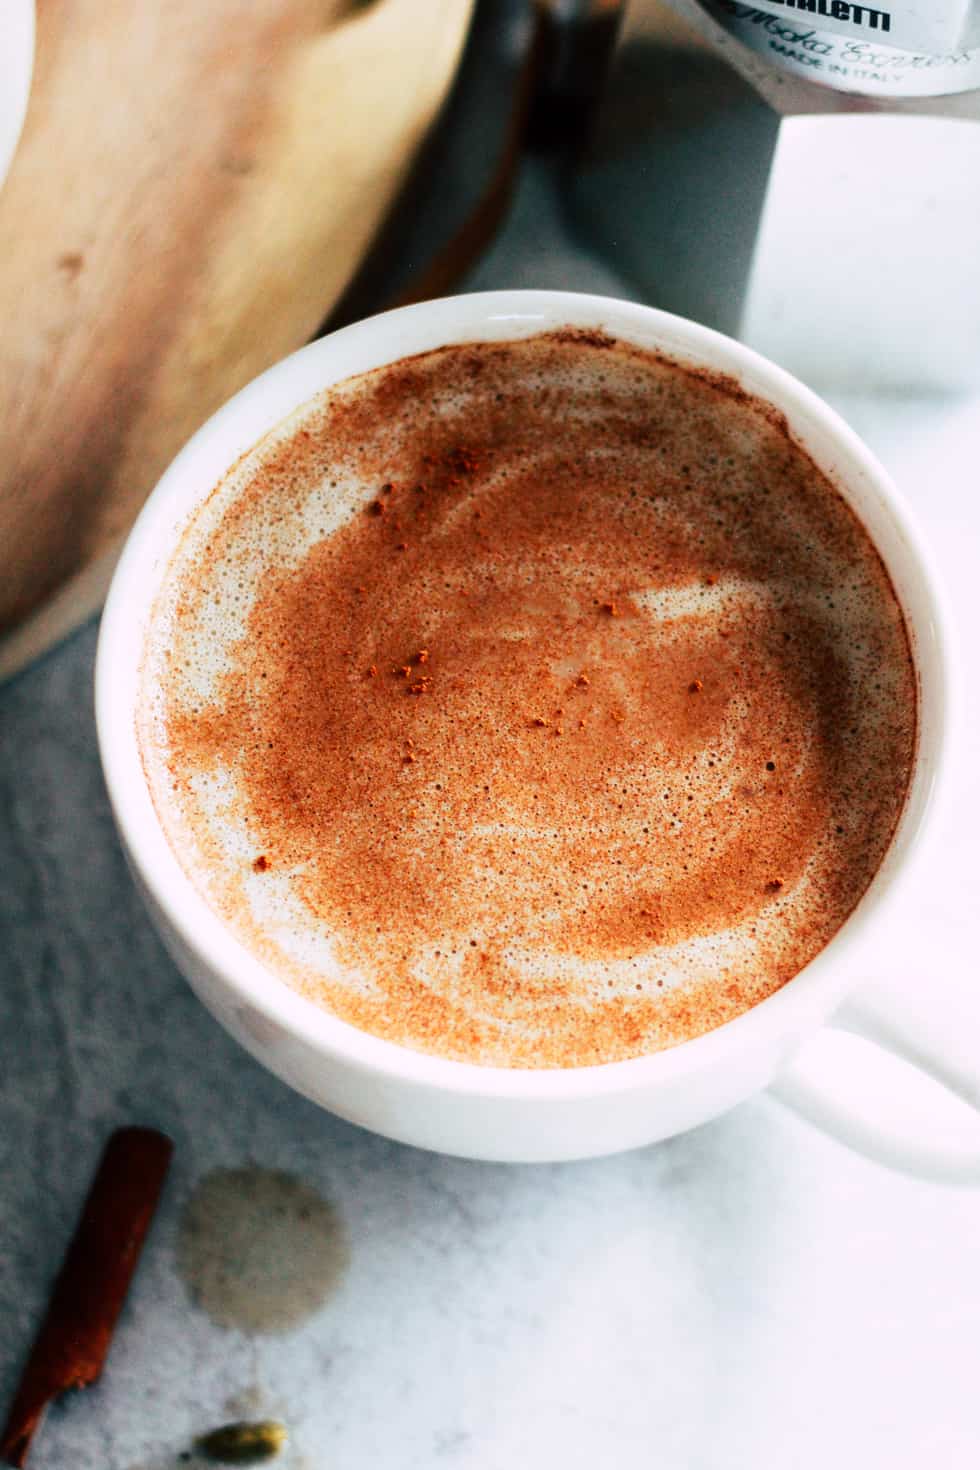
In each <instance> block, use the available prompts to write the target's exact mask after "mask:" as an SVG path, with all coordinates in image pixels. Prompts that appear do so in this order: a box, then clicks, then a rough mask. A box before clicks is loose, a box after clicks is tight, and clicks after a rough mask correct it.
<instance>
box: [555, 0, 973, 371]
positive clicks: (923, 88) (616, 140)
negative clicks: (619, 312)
mask: <svg viewBox="0 0 980 1470" xmlns="http://www.w3.org/2000/svg"><path fill="white" fill-rule="evenodd" d="M573 8H574V7H573ZM566 9H567V7H566ZM614 10H615V11H616V12H618V18H619V20H620V25H619V30H618V35H617V38H616V42H615V47H614V50H613V52H612V59H611V62H610V65H609V68H608V71H607V74H606V78H605V85H604V87H603V89H602V91H601V95H600V97H599V101H598V104H597V106H596V108H595V112H594V116H593V117H592V118H591V119H590V123H589V127H588V130H587V141H586V144H585V147H584V149H582V150H580V151H579V152H578V154H577V155H576V157H575V159H574V161H573V162H572V163H571V164H570V167H569V172H568V178H567V198H568V201H569V206H570V209H571V211H572V215H573V217H574V220H575V221H576V223H577V227H578V229H579V231H580V232H581V233H582V234H583V235H585V236H586V237H587V238H588V239H589V240H590V241H591V243H592V244H593V245H594V246H595V247H596V248H598V249H599V250H600V251H601V252H602V253H603V254H604V255H605V256H606V257H607V258H609V259H610V260H612V261H613V262H614V263H615V264H616V266H617V267H618V269H619V270H620V271H621V272H622V273H623V274H624V275H625V276H626V278H627V279H628V280H629V281H630V282H631V283H632V284H633V286H634V287H635V290H636V294H637V295H638V296H640V297H642V298H643V299H644V300H647V301H650V302H652V303H654V304H655V305H658V306H663V307H665V308H667V309H668V310H672V311H676V312H679V313H681V314H682V315H685V316H692V317H694V318H695V319H696V320H699V321H702V322H705V323H706V324H708V325H710V326H714V327H717V328H719V329H720V330H723V331H727V332H730V333H732V334H734V335H736V336H739V337H741V338H742V339H743V340H744V341H746V342H748V343H749V344H750V345H752V346H754V347H756V348H758V349H759V350H760V351H762V352H765V353H766V354H767V355H768V356H770V357H772V358H774V359H775V360H776V361H778V362H780V363H782V364H783V365H784V366H786V367H788V368H789V369H790V370H791V371H793V372H795V373H797V374H799V375H800V376H801V377H803V378H804V379H806V380H807V381H809V382H812V383H814V384H815V385H817V386H819V387H823V388H829V389H848V390H855V389H862V388H866V387H867V388H874V389H882V388H884V389H889V390H896V391H902V390H911V391H919V392H921V391H923V390H924V389H925V390H935V391H950V390H952V391H956V390H960V389H966V388H969V387H972V386H975V385H977V384H978V383H980V0H890V3H886V0H881V3H880V4H877V5H875V6H868V5H864V4H860V5H856V4H850V3H844V0H752V3H751V4H750V3H744V0H627V3H626V4H625V6H616V5H613V4H611V3H610V0H591V3H590V4H587V5H584V6H580V7H578V16H577V18H576V23H578V24H580V25H582V27H583V30H582V34H583V35H584V34H585V31H586V30H587V25H586V24H585V18H586V14H588V16H589V18H590V19H592V20H594V18H595V15H596V14H597V13H598V12H601V14H602V17H603V19H604V22H606V23H608V20H609V17H610V13H611V12H612V11H614Z"/></svg>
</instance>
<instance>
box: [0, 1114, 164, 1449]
mask: <svg viewBox="0 0 980 1470" xmlns="http://www.w3.org/2000/svg"><path fill="white" fill-rule="evenodd" d="M172 1152H173V1144H172V1143H171V1141H170V1139H169V1138H167V1137H166V1136H165V1135H164V1134H163V1133H158V1132H156V1130H155V1129H152V1128H120V1129H118V1130H117V1132H115V1133H114V1134H113V1135H112V1137H111V1138H110V1139H109V1142H108V1143H107V1144H106V1147H105V1152H104V1153H103V1155H102V1161H101V1163H100V1164H99V1169H98V1173H97V1174H96V1176H95V1179H94V1181H93V1183H92V1187H91V1189H90V1190H89V1195H88V1199H87V1200H86V1201H85V1208H84V1209H83V1211H82V1216H81V1219H80V1220H79V1222H78V1227H77V1229H76V1231H75V1234H74V1236H73V1237H72V1240H71V1243H70V1245H69V1246H68V1251H67V1253H66V1255H65V1259H64V1262H63V1264H62V1267H61V1270H60V1272H59V1273H58V1279H57V1281H56V1282H55V1284H54V1289H53V1291H52V1293H51V1300H50V1302H49V1304H48V1310H47V1313H46V1315H45V1318H44V1321H43V1323H42V1324H41V1329H40V1331H39V1332H38V1335H37V1338H36V1339H35V1342H34V1346H33V1348H32V1349H31V1353H30V1357H29V1358H28V1360H27V1366H26V1367H25V1369H24V1373H23V1376H22V1377H21V1380H20V1386H19V1388H18V1390H17V1393H16V1396H15V1398H14V1402H13V1404H12V1405H11V1408H10V1413H9V1415H8V1417H7V1423H6V1426H5V1427H4V1430H3V1434H2V1435H0V1459H2V1460H4V1461H6V1463H7V1464H9V1465H15V1466H18V1467H19V1466H23V1465H24V1464H25V1462H26V1460H27V1455H28V1451H29V1450H30V1447H31V1440H32V1439H33V1437H34V1434H35V1432H36V1430H37V1428H38V1426H39V1425H40V1422H41V1418H42V1416H43V1414H44V1411H45V1409H46V1408H47V1406H48V1404H49V1403H50V1402H51V1400H52V1399H53V1398H55V1397H56V1396H57V1395H58V1394H60V1393H64V1391H65V1390H66V1389H69V1388H86V1387H87V1386H88V1385H89V1384H91V1383H94V1382H95V1381H96V1379H97V1378H98V1377H99V1375H100V1373H101V1372H102V1366H103V1364H104V1362H105V1359H106V1354H107V1353H108V1351H109V1344H110V1342H111V1341H112V1334H113V1330H114V1328H115V1325H116V1319H117V1318H118V1316H119V1313H120V1311H121V1310H122V1305H123V1302H124V1301H125V1299H126V1292H127V1291H128V1289H129V1283H130V1281H131V1280H132V1276H133V1272H134V1271H135V1270H136V1265H137V1262H138V1261H139V1257H140V1252H141V1250H142V1248H143V1241H144V1239H145V1238H146V1232H147V1230H148V1229H149V1228H150V1222H151V1220H152V1219H153V1215H154V1212H155V1210H156V1207H157V1201H158V1200H159V1198H160V1191H161V1189H162V1188H163V1181H164V1178H165V1177H166V1173H167V1169H168V1167H169V1164H170V1156H171V1154H172Z"/></svg>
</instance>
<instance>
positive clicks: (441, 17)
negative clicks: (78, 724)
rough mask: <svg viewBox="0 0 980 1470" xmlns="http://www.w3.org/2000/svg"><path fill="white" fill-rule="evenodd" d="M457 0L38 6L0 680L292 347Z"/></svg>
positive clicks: (20, 252)
mask: <svg viewBox="0 0 980 1470" xmlns="http://www.w3.org/2000/svg"><path fill="white" fill-rule="evenodd" d="M471 5H472V0H374V3H373V4H370V5H365V4H363V3H361V4H354V3H352V0H207V3H206V4H201V3H200V0H169V3H168V4H167V5H159V4H157V3H156V0H73V3H72V4H70V5H64V4H59V3H57V0H39V5H38V36H37V58H36V69H35V78H34V88H33V92H32V96H31V102H30V106H29V109H28V115H27V122H26V125H25V129H24V133H23V136H22V139H21V143H20V147H19V149H18V152H17V154H16V157H15V159H14V163H13V166H12V168H11V171H10V174H9V176H8V179H7V182H6V184H5V185H4V187H3V189H2V191H0V321H2V324H3V325H2V332H0V677H2V676H3V675H4V674H9V673H11V672H13V671H14V670H15V669H17V668H18V667H21V666H22V665H23V664H24V663H26V662H27V661H28V660H29V659H30V658H32V657H34V656H35V655H36V654H37V653H38V652H40V651H41V650H42V649H44V648H45V647H47V646H50V644H52V643H53V642H54V641H56V640H57V639H58V638H59V637H61V636H62V635H63V634H64V633H65V632H66V631H68V629H69V628H71V627H72V626H74V625H75V624H77V623H78V622H80V621H81V620H82V619H83V618H85V617H86V616H88V614H89V613H90V612H91V611H93V610H94V609H95V608H96V607H98V605H99V603H100V601H101V599H102V596H103V595H104V591H105V587H106V584H107V581H108V577H109V574H110V572H111V568H112V565H113V563H114V560H115V556H116V554H117V552H118V548H119V545H120V543H121V540H122V538H123V537H124V536H125V533H126V531H127V530H128V528H129V526H130V525H131V523H132V520H133V518H134V517H135V515H136V512H137V511H138V509H139V507H140V505H141V504H142V502H143V500H144V499H145V497H146V495H147V494H148V492H149V491H150V490H151V489H152V487H153V485H154V483H155V482H156V480H157V479H158V477H159V475H160V474H161V472H162V470H163V469H164V468H165V466H166V464H167V463H168V461H169V460H170V459H171V458H172V457H173V455H174V453H175V452H176V450H177V449H178V448H179V447H180V445H181V444H182V443H183V442H184V440H186V439H187V438H188V437H189V435H190V434H191V433H192V432H193V431H194V430H195V429H196V428H197V427H198V426H199V425H200V424H201V423H202V422H203V421H204V420H205V419H206V418H207V417H208V416H209V415H210V414H211V413H212V412H213V411H214V410H215V409H216V408H217V407H218V406H219V405H220V404H221V403H222V402H223V401H224V400H225V399H226V398H228V397H229V395H230V394H232V393H233V392H235V391H236V390H237V389H238V388H240V387H241V386H242V385H243V384H244V383H246V382H247V381H248V380H249V379H250V378H252V377H254V376H255V374H256V373H258V372H260V371H261V370H262V369H263V368H265V367H267V366H268V365H269V364H271V363H272V362H274V361H275V360H276V359H277V358H280V357H282V356H283V355H284V354H285V353H287V352H289V351H291V350H292V349H294V348H296V347H298V346H300V345H301V344H302V343H303V342H305V341H307V340H308V339H309V338H310V337H311V336H312V335H313V334H314V332H315V331H316V328H317V326H318V324H319V323H320V322H322V321H323V320H324V318H325V317H326V315H327V313H328V311H329V310H330V308H331V307H332V305H333V304H334V302H335V301H336V300H337V298H338V297H339V295H340V293H341V292H342V291H343V289H344V287H345V286H346V285H347V283H348V281H349V280H350V278H351V277H352V275H353V273H354V271H355V269H356V267H357V265H358V263H359V261H360V260H361V258H362V256H363V254H364V252H365V250H366V248H367V247H368V245H369V244H370V242H371V240H372V238H373V237H374V235H375V233H376V231H377V230H378V228H379V226H380V224H381V222H382V221H383V219H384V217H385V215H386V213H387V211H388V208H389V206H390V204H391V202H392V200H393V198H394V196H395V195H396V193H397V191H398V189H399V186H400V185H401V182H402V180H403V179H404V178H405V176H406V172H407V170H408V168H409V166H410V164H411V162H412V159H413V157H414V156H415V154H416V152H417V149H418V148H419V146H420V144H421V142H422V140H423V139H424V137H425V134H426V131H427V129H428V128H429V127H430V125H431V123H432V120H433V118H434V117H435V115H436V113H437V111H438V109H439V106H440V104H441V102H442V100H443V98H444V96H445V94H446V91H447V88H448V85H449V83H450V81H451V78H452V75H453V72H454V70H455V67H456V65H457V62H458V58H459V54H460V50H461V46H462V43H463V40H464V37H465V32H466V27H467V23H468V20H469V13H470V9H471Z"/></svg>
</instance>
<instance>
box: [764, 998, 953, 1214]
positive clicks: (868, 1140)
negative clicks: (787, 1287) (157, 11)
mask: <svg viewBox="0 0 980 1470" xmlns="http://www.w3.org/2000/svg"><path fill="white" fill-rule="evenodd" d="M829 1024H830V1025H831V1026H832V1027H834V1028H835V1029H837V1030H840V1031H847V1032H850V1033H851V1034H852V1035H855V1036H859V1037H861V1039H862V1040H864V1041H869V1042H871V1043H872V1044H874V1045H876V1046H879V1047H881V1048H882V1049H883V1050H885V1051H887V1052H890V1053H891V1054H892V1055H893V1056H897V1057H900V1058H901V1059H902V1060H903V1061H906V1062H909V1063H911V1065H912V1066H913V1067H915V1068H917V1069H918V1070H919V1071H921V1072H924V1073H925V1074H926V1075H927V1076H928V1077H931V1078H932V1079H933V1080H934V1081H936V1082H938V1083H940V1084H941V1086H943V1087H945V1088H946V1090H947V1091H948V1092H950V1093H952V1094H953V1095H954V1096H955V1097H957V1098H959V1099H960V1100H961V1101H962V1102H965V1103H967V1104H968V1105H969V1106H970V1107H971V1108H973V1109H974V1110H975V1111H976V1112H977V1114H978V1118H980V1067H974V1068H969V1067H968V1066H965V1065H963V1064H962V1063H960V1062H958V1061H957V1060H954V1059H951V1058H950V1057H949V1055H947V1054H946V1051H948V1048H947V1049H945V1050H944V1049H943V1048H942V1045H941V1042H940V1039H939V1038H938V1037H936V1036H931V1035H929V1028H928V1023H924V1022H923V1020H922V1018H921V1016H920V1017H916V1016H915V1015H914V1014H913V1013H912V1011H911V1009H910V1008H909V1009H906V1010H905V1011H904V1013H903V1008H902V1006H901V1004H900V1003H899V1002H898V1001H896V1000H894V999H889V1000H888V1001H887V1002H884V1001H880V1000H879V999H878V998H877V997H876V996H862V997H861V998H860V999H858V1000H849V1001H847V1002H846V1003H845V1004H844V1005H843V1006H842V1007H841V1009H840V1010H839V1011H837V1013H836V1014H835V1015H834V1016H833V1017H832V1019H831V1021H830V1023H829ZM769 1093H770V1095H771V1096H773V1097H776V1098H777V1099H778V1100H779V1101H780V1102H781V1103H783V1104H784V1105H785V1106H786V1107H788V1108H790V1109H791V1111H793V1112H795V1113H798V1114H799V1115H800V1116H801V1117H803V1118H805V1119H806V1120H807V1121H808V1122H810V1123H813V1124H814V1125H815V1126H816V1127H817V1128H819V1129H821V1130H822V1131H823V1132H824V1133H828V1134H829V1135H830V1136H831V1137H832V1138H836V1139H837V1140H838V1141H839V1142H840V1143H843V1144H844V1145H845V1146H846V1147H848V1148H852V1149H854V1150H856V1152H858V1153H861V1154H865V1155H866V1156H867V1157H868V1158H871V1159H874V1160H875V1161H876V1162H877V1163H880V1164H884V1165H886V1166H887V1167H889V1168H892V1169H897V1170H899V1171H901V1172H902V1173H905V1174H912V1175H915V1176H916V1177H918V1178H920V1179H927V1180H931V1181H933V1182H936V1183H942V1184H954V1185H977V1184H980V1136H978V1141H977V1143H976V1144H975V1145H974V1146H973V1147H972V1148H971V1147H969V1146H967V1145H960V1146H956V1145H953V1144H950V1143H947V1142H945V1141H944V1140H943V1139H942V1138H935V1139H932V1138H930V1139H926V1138H915V1137H909V1136H908V1135H906V1134H902V1133H900V1132H899V1131H898V1129H896V1128H895V1127H894V1126H893V1127H889V1125H888V1123H887V1121H886V1120H883V1119H881V1118H875V1117H872V1116H870V1115H868V1114H866V1113H864V1112H862V1111H861V1110H860V1109H858V1108H857V1107H855V1106H854V1105H852V1104H850V1103H848V1102H847V1101H845V1100H844V1099H842V1098H840V1097H837V1096H835V1095H834V1092H833V1088H832V1085H831V1084H823V1083H821V1082H817V1081H814V1080H813V1079H812V1078H811V1077H809V1076H807V1075H804V1072H803V1069H802V1068H800V1067H798V1066H796V1065H795V1064H791V1065H790V1066H789V1067H788V1068H787V1069H786V1070H785V1071H784V1072H781V1073H780V1074H779V1076H778V1077H777V1078H776V1079H775V1081H774V1082H773V1083H772V1084H771V1085H770V1087H769Z"/></svg>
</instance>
